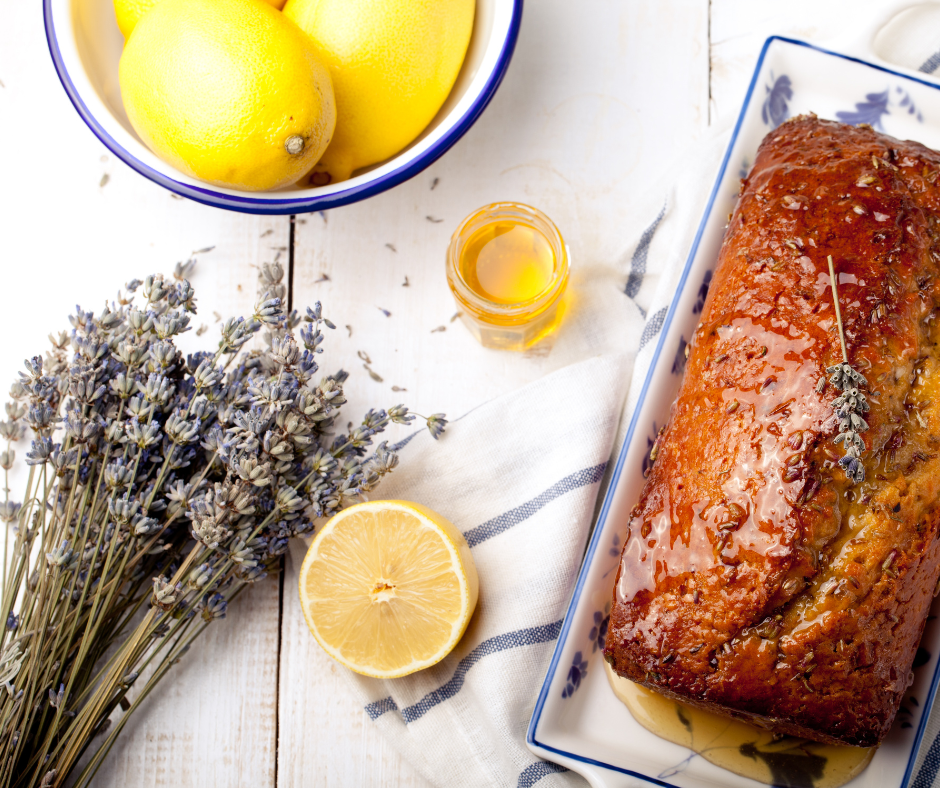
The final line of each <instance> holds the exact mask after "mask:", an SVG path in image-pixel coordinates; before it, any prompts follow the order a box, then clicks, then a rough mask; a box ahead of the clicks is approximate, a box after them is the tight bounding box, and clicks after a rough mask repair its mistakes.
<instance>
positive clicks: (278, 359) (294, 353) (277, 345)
mask: <svg viewBox="0 0 940 788" xmlns="http://www.w3.org/2000/svg"><path fill="white" fill-rule="evenodd" d="M271 355H272V357H273V359H274V362H275V363H276V364H279V365H280V366H282V367H292V366H294V364H296V363H297V359H299V358H300V348H299V347H297V342H296V341H295V340H294V337H293V336H291V335H290V334H287V335H286V336H285V337H283V338H278V337H274V338H273V339H272V340H271Z"/></svg>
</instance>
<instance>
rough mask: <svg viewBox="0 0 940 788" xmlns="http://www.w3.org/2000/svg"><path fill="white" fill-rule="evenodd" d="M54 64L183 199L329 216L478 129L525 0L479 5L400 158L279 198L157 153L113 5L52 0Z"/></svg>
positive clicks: (124, 144)
mask: <svg viewBox="0 0 940 788" xmlns="http://www.w3.org/2000/svg"><path fill="white" fill-rule="evenodd" d="M43 15H44V18H45V27H46V39H47V41H48V43H49V52H50V54H51V55H52V62H53V64H54V65H55V69H56V71H57V72H58V75H59V79H60V80H61V82H62V86H63V87H64V88H65V92H66V93H67V94H68V97H69V99H70V100H71V101H72V104H73V105H74V106H75V109H76V110H77V111H78V114H79V115H81V117H82V119H83V120H84V121H85V123H87V124H88V127H89V128H90V129H91V130H92V132H93V133H94V134H95V136H97V137H98V139H100V140H101V142H102V143H104V145H105V146H106V147H107V148H108V149H109V150H110V151H111V152H112V153H113V154H114V155H115V156H117V157H118V158H119V159H121V160H122V161H123V162H124V163H125V164H127V165H128V166H130V167H131V168H133V169H135V170H136V171H137V172H139V173H140V174H141V175H143V176H145V177H147V178H149V179H150V180H152V181H154V182H155V183H159V184H160V185H161V186H163V187H165V188H167V189H169V190H170V191H172V192H175V193H176V194H179V195H181V196H183V197H188V198H190V199H192V200H196V201H198V202H202V203H206V204H207V205H214V206H216V207H219V208H227V209H229V210H233V211H243V212H245V213H265V214H291V213H305V212H308V211H320V210H324V209H326V208H334V207H336V206H339V205H345V204H347V203H350V202H356V201H358V200H363V199H365V198H366V197H371V196H372V195H373V194H378V193H379V192H383V191H385V190H386V189H390V188H391V187H393V186H396V185H397V184H399V183H401V182H402V181H405V180H407V179H408V178H411V177H412V176H414V175H417V174H418V173H419V172H421V170H423V169H424V168H425V167H427V166H429V165H430V164H431V163H432V162H434V161H436V160H437V159H438V158H439V157H440V156H442V155H443V154H444V153H445V152H446V151H447V150H448V149H449V148H450V147H451V146H452V145H453V144H454V143H455V142H456V141H457V140H458V139H460V137H461V136H463V134H464V133H465V132H466V131H467V129H469V128H470V126H472V125H473V123H474V121H476V119H477V118H478V117H479V116H480V113H481V112H483V110H484V108H485V107H486V105H487V104H488V103H489V101H490V99H491V98H492V97H493V94H494V93H495V92H496V89H497V88H498V87H499V83H500V82H501V81H502V78H503V75H504V74H505V73H506V69H507V67H508V66H509V61H510V58H511V57H512V52H513V48H514V47H515V44H516V37H517V35H518V33H519V24H520V22H521V20H522V0H476V16H475V19H474V23H473V34H472V35H471V38H470V46H469V49H468V50H467V56H466V58H465V60H464V64H463V67H462V68H461V70H460V74H459V75H458V77H457V82H456V84H455V85H454V88H453V90H452V91H451V93H450V96H448V98H447V101H445V102H444V106H443V107H441V110H440V112H438V114H437V116H436V117H435V118H434V120H433V121H431V124H430V125H429V126H428V128H427V129H425V131H424V133H423V134H422V135H421V136H420V137H419V138H418V139H417V140H415V142H413V143H412V144H411V145H410V146H409V147H408V148H406V149H405V150H403V151H402V152H401V153H399V154H398V155H397V156H395V157H394V158H392V159H389V160H388V161H386V162H383V163H382V164H379V165H377V166H375V167H372V168H371V169H369V170H367V171H365V172H362V173H360V174H358V175H357V176H356V177H354V178H351V179H350V180H348V181H343V182H341V183H336V184H329V185H327V186H320V187H307V188H297V187H293V188H290V189H285V190H280V191H276V192H264V193H258V192H239V191H235V190H234V189H223V188H220V187H217V186H212V185H210V184H207V183H204V182H202V181H200V180H197V179H195V178H190V177H189V176H187V175H184V174H183V173H181V172H179V171H178V170H176V169H175V168H173V167H171V166H170V165H169V164H166V163H165V162H164V161H162V160H161V159H160V158H158V157H157V156H155V155H154V154H153V153H151V151H150V150H149V149H148V148H147V147H146V146H145V145H144V144H143V143H142V142H141V140H140V138H139V137H138V136H137V135H136V134H135V133H134V130H133V128H132V127H131V124H130V121H128V119H127V115H126V114H125V112H124V106H123V104H122V102H121V94H120V88H119V87H118V61H119V59H120V56H121V49H122V47H123V46H124V38H123V36H122V35H121V32H120V31H119V30H118V27H117V23H116V22H115V19H114V9H113V6H112V0H43Z"/></svg>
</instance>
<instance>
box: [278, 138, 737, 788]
mask: <svg viewBox="0 0 940 788" xmlns="http://www.w3.org/2000/svg"><path fill="white" fill-rule="evenodd" d="M727 136H728V135H727V133H724V134H719V135H717V136H716V137H714V138H713V139H711V140H710V141H709V142H708V143H707V144H706V145H705V146H704V147H702V146H699V147H697V148H696V149H695V150H694V151H693V152H691V153H690V156H689V158H688V159H682V158H681V157H680V161H679V162H678V163H677V164H676V167H675V169H674V171H673V172H671V173H669V174H668V175H667V176H666V177H664V179H663V184H664V185H663V187H662V188H660V189H658V190H656V191H655V193H654V194H652V195H651V198H650V201H649V212H648V214H647V215H645V216H637V217H634V219H633V226H625V230H624V237H625V238H626V239H628V241H627V244H626V248H625V250H624V253H623V254H622V255H621V256H620V257H619V258H618V259H617V260H615V261H613V262H611V263H610V264H609V265H608V266H606V267H604V268H603V269H597V270H594V271H593V272H592V275H591V276H581V277H579V278H576V279H575V280H574V283H573V288H574V292H573V297H574V298H575V299H576V300H577V303H578V309H576V310H574V311H573V312H572V314H571V315H570V316H569V317H570V318H571V319H570V320H567V321H566V322H565V324H564V325H563V328H562V331H561V332H560V335H559V337H558V340H557V342H556V345H555V347H554V348H553V349H552V351H551V352H552V353H553V354H554V353H557V354H559V355H561V356H562V357H564V358H566V359H570V360H571V362H572V363H570V364H568V365H567V366H565V367H563V368H562V369H559V370H558V371H556V372H554V373H552V374H550V375H548V376H546V377H544V378H542V379H541V380H538V381H536V382H534V383H531V384H529V385H527V386H524V387H523V388H521V389H518V390H517V391H515V392H512V393H509V394H507V395H504V396H501V397H498V398H496V399H493V400H491V401H489V402H486V403H483V404H481V405H480V406H478V407H477V408H475V409H474V410H472V411H471V412H469V413H467V414H466V415H464V416H462V417H461V418H459V419H455V420H454V421H453V422H452V423H451V424H450V425H449V426H448V428H447V432H446V433H445V434H444V436H443V437H442V438H441V439H440V441H437V442H435V441H434V440H433V439H432V438H431V437H430V435H429V434H428V433H427V431H426V430H416V431H415V432H414V433H413V434H412V436H411V438H410V439H407V440H406V441H404V442H403V443H404V444H406V445H401V446H400V447H399V451H400V453H401V455H402V460H403V461H402V463H401V465H400V466H399V467H398V468H396V470H395V472H394V473H393V474H391V476H389V477H388V478H387V479H386V480H385V481H384V482H383V484H382V486H381V488H380V490H379V491H378V494H379V495H380V496H381V497H383V498H404V499H410V500H416V501H420V502H421V503H423V504H425V505H427V506H430V507H431V508H432V509H435V510H437V511H439V512H440V513H441V514H443V515H444V516H445V517H447V518H448V519H450V520H451V521H452V522H453V523H455V524H456V525H457V527H458V528H460V529H461V530H462V531H463V533H464V535H465V536H466V538H467V541H468V543H469V544H470V547H471V549H472V551H473V557H474V561H475V563H476V566H477V570H478V572H479V575H480V600H479V603H478V606H477V610H476V613H475V614H474V617H473V619H472V620H471V623H470V626H469V628H468V630H467V632H466V634H465V635H464V637H463V639H462V641H461V642H460V643H459V644H458V646H457V648H456V649H455V650H454V651H453V652H452V653H451V654H450V655H449V656H447V657H446V658H445V659H444V660H443V661H442V662H440V663H439V664H438V665H436V666H434V667H432V668H430V669H428V670H424V671H420V672H419V673H416V674H413V675H411V676H408V677H405V678H402V679H395V680H393V681H383V680H377V679H370V678H366V677H363V676H358V675H356V674H354V673H351V672H348V671H343V674H344V675H345V676H346V678H347V680H348V681H349V683H350V684H351V686H352V688H353V691H355V692H356V693H357V694H358V695H359V697H360V698H361V702H362V706H363V709H364V710H365V714H366V715H367V717H368V718H369V720H371V721H372V723H373V724H375V725H378V726H379V727H380V728H381V729H382V731H383V732H384V734H385V735H386V736H387V737H388V739H389V740H390V741H391V742H392V743H393V744H394V746H395V747H396V748H397V749H398V750H399V751H400V752H401V753H402V755H403V756H404V757H405V758H407V759H408V760H409V761H410V762H411V763H412V764H413V765H414V766H415V767H416V768H417V769H418V770H419V771H420V772H421V773H422V774H423V775H424V776H425V777H426V778H427V780H428V781H429V782H430V783H432V784H433V785H436V786H442V788H443V787H444V786H446V787H447V788H452V787H454V786H467V787H468V788H470V787H471V786H472V788H482V787H483V786H513V787H515V786H519V788H525V787H526V786H531V785H535V784H536V783H538V785H539V786H540V788H550V787H551V786H575V785H577V786H583V785H584V784H585V783H584V781H583V779H582V778H581V777H580V776H578V775H576V774H574V773H573V772H569V771H567V770H566V769H564V768H563V767H561V766H558V765H556V764H553V763H549V762H547V761H543V760H540V759H539V758H537V757H536V756H534V755H533V754H532V753H531V752H530V751H529V750H528V748H527V747H526V745H525V732H526V727H527V725H528V722H529V717H530V716H531V714H532V709H533V706H534V703H535V699H536V696H537V695H538V691H539V688H540V687H541V684H542V680H543V678H544V676H545V671H546V669H547V667H548V662H549V659H550V657H551V653H552V649H553V648H554V645H555V641H556V639H557V637H558V634H559V632H560V630H561V623H562V619H563V617H564V613H565V609H566V607H567V603H568V599H569V596H570V593H571V589H572V587H573V585H574V581H575V578H576V577H577V574H578V570H579V568H580V564H581V559H582V557H583V554H584V549H585V545H586V542H587V538H588V535H589V533H590V529H591V525H592V523H593V521H594V516H595V512H596V507H597V502H598V495H599V493H600V491H601V490H602V488H603V482H604V480H605V471H606V469H607V467H608V464H609V463H610V462H611V459H612V456H614V455H615V450H616V449H617V448H619V446H620V443H621V441H622V430H623V425H625V424H626V422H627V418H628V416H629V410H630V408H632V404H631V400H629V399H628V397H627V395H628V392H629V391H630V389H631V384H630V381H631V379H634V380H641V379H642V377H643V376H644V375H645V374H646V370H647V368H648V365H649V363H650V359H651V357H652V348H653V346H654V345H655V342H653V340H654V339H655V338H656V337H657V336H658V333H659V331H660V330H661V328H662V324H663V318H664V316H665V307H666V306H667V305H668V303H669V302H670V300H671V298H672V294H673V292H674V289H675V283H676V279H677V277H678V275H679V271H680V269H681V267H682V265H683V264H684V262H685V258H686V255H687V253H688V249H689V246H690V245H691V240H692V235H693V234H694V232H695V228H696V227H697V225H698V222H699V220H700V218H701V212H702V209H703V206H704V204H705V201H706V197H707V194H708V191H709V189H710V188H711V186H712V183H713V181H714V177H715V173H716V171H717V167H718V162H719V161H720V159H721V155H720V154H721V151H722V149H723V148H724V146H725V145H726V143H727ZM692 162H699V163H698V164H693V163H692ZM702 162H704V163H702ZM679 172H682V173H683V174H684V177H683V178H681V179H677V178H676V177H675V176H676V173H679ZM676 183H679V184H680V185H679V186H674V185H671V184H676ZM628 224H629V222H625V225H628ZM625 403H626V404H627V413H625V412H624V405H625ZM295 549H296V548H295ZM293 557H294V560H295V561H299V560H300V559H301V558H302V554H301V551H300V550H298V551H297V552H295V553H294V554H293Z"/></svg>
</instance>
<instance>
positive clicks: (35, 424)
mask: <svg viewBox="0 0 940 788" xmlns="http://www.w3.org/2000/svg"><path fill="white" fill-rule="evenodd" d="M26 421H27V423H28V424H29V426H30V427H31V428H32V430H33V432H42V431H43V430H46V429H48V428H49V427H51V426H52V425H54V424H55V423H56V421H57V419H56V417H55V411H54V410H53V409H52V408H50V407H49V406H48V405H46V404H45V403H40V404H39V405H34V406H33V407H31V408H30V409H29V412H28V413H27V414H26Z"/></svg>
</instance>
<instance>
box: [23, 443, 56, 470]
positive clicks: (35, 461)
mask: <svg viewBox="0 0 940 788" xmlns="http://www.w3.org/2000/svg"><path fill="white" fill-rule="evenodd" d="M52 445H53V444H52V438H37V439H36V440H34V441H33V442H32V444H31V445H30V448H29V451H28V452H26V464H27V465H42V464H43V463H44V462H46V461H47V460H48V459H49V456H50V455H51V454H52Z"/></svg>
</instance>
